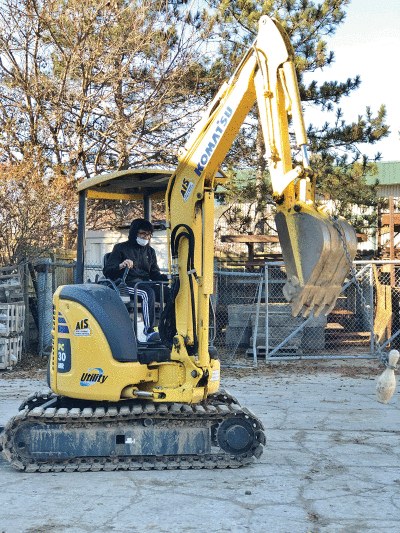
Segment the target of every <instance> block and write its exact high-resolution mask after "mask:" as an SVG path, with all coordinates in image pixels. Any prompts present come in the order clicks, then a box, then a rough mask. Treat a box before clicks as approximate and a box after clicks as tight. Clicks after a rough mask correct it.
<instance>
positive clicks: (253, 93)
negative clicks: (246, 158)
mask: <svg viewBox="0 0 400 533" xmlns="http://www.w3.org/2000/svg"><path fill="white" fill-rule="evenodd" d="M255 101H257V105H258V110H259V116H260V119H261V125H262V132H263V136H264V142H265V147H266V150H267V153H266V154H265V157H266V159H267V161H268V165H269V171H270V175H271V181H272V188H273V197H274V200H275V202H276V207H277V215H276V225H277V230H278V234H279V239H280V243H281V246H282V252H283V257H284V261H285V266H286V272H287V277H288V281H287V283H286V285H285V288H284V294H285V297H286V298H287V300H288V301H289V302H291V304H292V312H293V314H294V315H297V314H298V313H299V312H302V314H303V315H304V316H307V315H308V314H309V313H310V312H313V313H314V314H315V315H317V314H319V313H320V312H321V311H322V312H324V313H325V314H327V313H328V312H329V311H330V310H331V309H332V307H333V306H334V305H335V302H336V299H337V297H338V296H339V294H340V291H341V288H342V284H343V281H344V279H345V277H346V275H347V273H348V270H349V258H350V259H351V260H352V259H353V258H354V256H355V253H356V246H357V241H356V236H355V232H354V230H353V228H352V227H351V226H350V225H349V224H347V223H346V222H345V221H344V220H342V219H337V220H336V221H335V222H334V223H333V222H332V221H331V220H330V218H329V217H328V216H327V215H326V214H324V213H323V212H322V211H320V210H318V209H317V207H316V204H315V179H314V175H313V171H312V169H311V168H310V164H309V160H308V156H307V148H306V147H307V136H306V131H305V126H304V119H303V114H302V108H301V102H300V97H299V91H298V86H297V79H296V73H295V68H294V51H293V48H292V46H291V44H290V41H289V38H288V36H287V35H286V33H285V31H284V29H283V28H282V26H281V25H280V24H279V23H278V22H277V21H275V20H273V19H271V18H269V17H267V16H263V17H261V19H260V22H259V32H258V36H257V39H256V40H255V41H254V43H253V45H252V46H251V47H250V49H249V50H248V51H247V53H246V54H245V56H244V58H243V59H242V61H241V63H240V65H239V66H238V68H237V69H236V71H235V73H234V74H233V76H232V77H231V79H230V80H229V81H228V82H225V83H224V84H223V86H222V87H221V89H220V90H219V92H218V94H217V95H216V96H215V98H214V99H213V101H212V102H211V103H210V105H209V107H208V109H207V111H206V112H205V114H204V116H203V118H202V120H201V121H200V122H199V124H198V125H197V127H196V129H195V131H194V132H193V134H192V135H191V137H190V139H189V141H188V142H187V144H186V146H185V148H184V149H183V150H182V152H181V154H180V158H179V165H178V167H177V170H176V172H175V174H174V175H173V176H172V177H171V180H170V183H169V186H168V190H167V194H166V208H167V220H168V221H169V242H170V246H171V250H172V262H171V265H170V270H171V273H172V279H174V280H175V282H176V283H175V293H174V298H175V317H176V331H177V336H176V338H175V341H174V342H175V343H176V345H177V346H178V347H179V349H181V348H182V347H183V346H185V347H186V349H187V350H188V353H189V355H190V354H191V353H193V354H196V358H197V359H198V363H197V364H199V365H200V366H203V365H204V366H207V360H208V357H209V354H208V314H209V307H208V306H209V296H210V294H212V292H213V256H214V254H213V247H214V189H215V187H216V185H217V184H219V183H223V182H224V181H225V178H224V177H222V178H221V177H216V174H217V171H218V169H219V168H220V165H221V164H222V162H223V160H224V158H225V155H226V153H227V152H228V150H229V148H230V146H231V145H232V142H233V140H234V139H235V137H236V135H237V133H238V131H239V129H240V127H241V126H242V124H243V122H244V120H245V118H246V116H247V114H248V112H249V111H250V109H251V107H252V106H253V104H254V102H255ZM289 117H291V119H292V122H293V126H294V130H295V136H296V143H297V146H298V147H299V148H300V151H301V154H302V162H301V163H296V164H294V163H293V158H292V153H291V147H290V136H289ZM177 280H179V281H177Z"/></svg>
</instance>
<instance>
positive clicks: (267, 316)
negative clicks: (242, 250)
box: [264, 263, 269, 361]
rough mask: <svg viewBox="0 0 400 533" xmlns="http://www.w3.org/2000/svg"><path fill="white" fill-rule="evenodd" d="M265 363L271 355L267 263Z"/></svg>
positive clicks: (266, 268) (267, 270) (266, 270)
mask: <svg viewBox="0 0 400 533" xmlns="http://www.w3.org/2000/svg"><path fill="white" fill-rule="evenodd" d="M264 275H265V298H264V301H265V361H267V359H268V354H269V305H268V301H269V268H268V263H265V271H264Z"/></svg>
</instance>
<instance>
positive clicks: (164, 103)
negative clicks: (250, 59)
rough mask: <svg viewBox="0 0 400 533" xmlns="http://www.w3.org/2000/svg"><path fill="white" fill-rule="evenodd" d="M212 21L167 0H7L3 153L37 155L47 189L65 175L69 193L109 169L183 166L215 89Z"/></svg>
mask: <svg viewBox="0 0 400 533" xmlns="http://www.w3.org/2000/svg"><path fill="white" fill-rule="evenodd" d="M203 24H205V22H203V18H202V15H201V14H200V12H196V11H195V10H194V8H193V6H192V7H190V8H189V7H187V6H185V5H182V6H179V7H176V6H173V5H171V4H170V3H169V2H168V1H167V0H143V1H139V0H137V1H125V0H112V1H110V0H90V1H89V0H79V1H78V0H68V2H63V1H61V0H41V1H39V0H4V1H3V2H2V10H1V12H0V130H1V133H2V135H1V136H0V161H1V162H2V163H4V164H6V165H10V164H11V165H13V164H14V165H17V166H18V165H20V163H21V162H23V161H25V160H29V161H32V160H34V159H35V158H36V162H37V170H38V171H39V172H41V173H42V175H43V176H46V179H47V180H48V187H49V189H50V188H51V187H52V186H53V184H54V185H55V187H56V188H57V186H56V184H58V178H59V177H62V178H63V179H64V181H65V184H66V185H67V188H68V189H69V191H74V190H75V189H76V185H77V183H78V182H79V181H80V180H81V179H83V178H84V177H89V176H90V175H93V174H96V173H99V172H101V171H104V170H109V169H113V170H114V169H125V168H128V167H138V166H156V165H170V164H175V162H176V154H177V151H178V148H179V147H180V145H181V144H182V142H183V138H184V137H185V136H186V134H187V133H188V132H189V131H190V130H191V128H192V126H193V124H194V123H195V121H196V120H197V119H198V111H199V109H200V108H202V106H203V104H204V95H205V94H207V96H208V94H209V86H208V85H207V81H209V77H208V74H207V58H206V56H205V55H202V54H203V52H202V51H201V50H202V43H203V38H202V35H203V33H202V32H203V30H205V28H203ZM32 158H33V159H32ZM68 198H69V201H68V202H66V201H65V202H63V209H62V213H60V216H61V217H62V220H63V225H64V228H65V229H64V232H65V234H64V244H65V245H66V244H68V243H70V244H71V241H72V240H73V235H74V231H75V220H76V213H75V211H76V205H75V201H72V202H71V201H70V198H71V196H70V195H69V196H68ZM93 205H96V204H93ZM93 216H97V215H95V214H93Z"/></svg>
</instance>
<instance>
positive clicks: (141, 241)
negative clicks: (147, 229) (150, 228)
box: [136, 237, 150, 246]
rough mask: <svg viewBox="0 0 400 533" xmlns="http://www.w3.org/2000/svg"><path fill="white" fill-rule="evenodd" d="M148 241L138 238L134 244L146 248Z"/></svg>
mask: <svg viewBox="0 0 400 533" xmlns="http://www.w3.org/2000/svg"><path fill="white" fill-rule="evenodd" d="M149 240H150V239H141V238H140V237H136V242H137V243H138V244H140V246H146V244H149Z"/></svg>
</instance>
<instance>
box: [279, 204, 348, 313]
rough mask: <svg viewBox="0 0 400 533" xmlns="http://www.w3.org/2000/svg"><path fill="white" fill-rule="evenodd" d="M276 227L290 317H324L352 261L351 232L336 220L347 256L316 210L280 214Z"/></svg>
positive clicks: (337, 293) (325, 218) (329, 309)
mask: <svg viewBox="0 0 400 533" xmlns="http://www.w3.org/2000/svg"><path fill="white" fill-rule="evenodd" d="M275 220H276V226H277V229H278V234H279V240H280V243H281V246H282V254H283V258H284V261H285V267H286V273H287V282H286V284H285V287H284V289H283V294H284V296H285V298H286V299H287V300H288V302H290V303H291V305H292V314H293V316H296V315H298V314H299V313H300V312H301V314H302V315H303V316H304V317H308V316H309V315H310V313H312V314H313V315H314V316H318V315H319V314H321V313H323V314H325V315H326V314H328V313H329V312H330V311H331V310H332V309H333V307H334V306H335V303H336V300H337V298H338V296H339V295H340V293H341V290H342V286H343V282H344V280H345V278H346V276H347V274H348V272H349V270H350V264H349V258H350V259H351V260H353V259H354V256H355V254H356V251H357V238H356V234H355V232H354V230H353V228H352V227H351V226H350V225H349V224H348V223H347V222H346V221H345V220H342V219H339V220H338V224H339V225H340V229H341V233H342V235H343V239H344V240H345V242H346V248H347V253H346V250H345V247H344V245H343V241H342V239H341V236H340V234H339V231H338V230H337V229H336V227H334V226H333V224H332V223H331V221H330V220H329V218H328V217H327V216H326V215H324V214H322V213H319V212H318V211H316V210H311V209H310V210H309V211H308V212H300V213H291V214H287V215H285V214H284V213H283V212H280V213H278V214H277V216H276V219H275Z"/></svg>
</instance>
